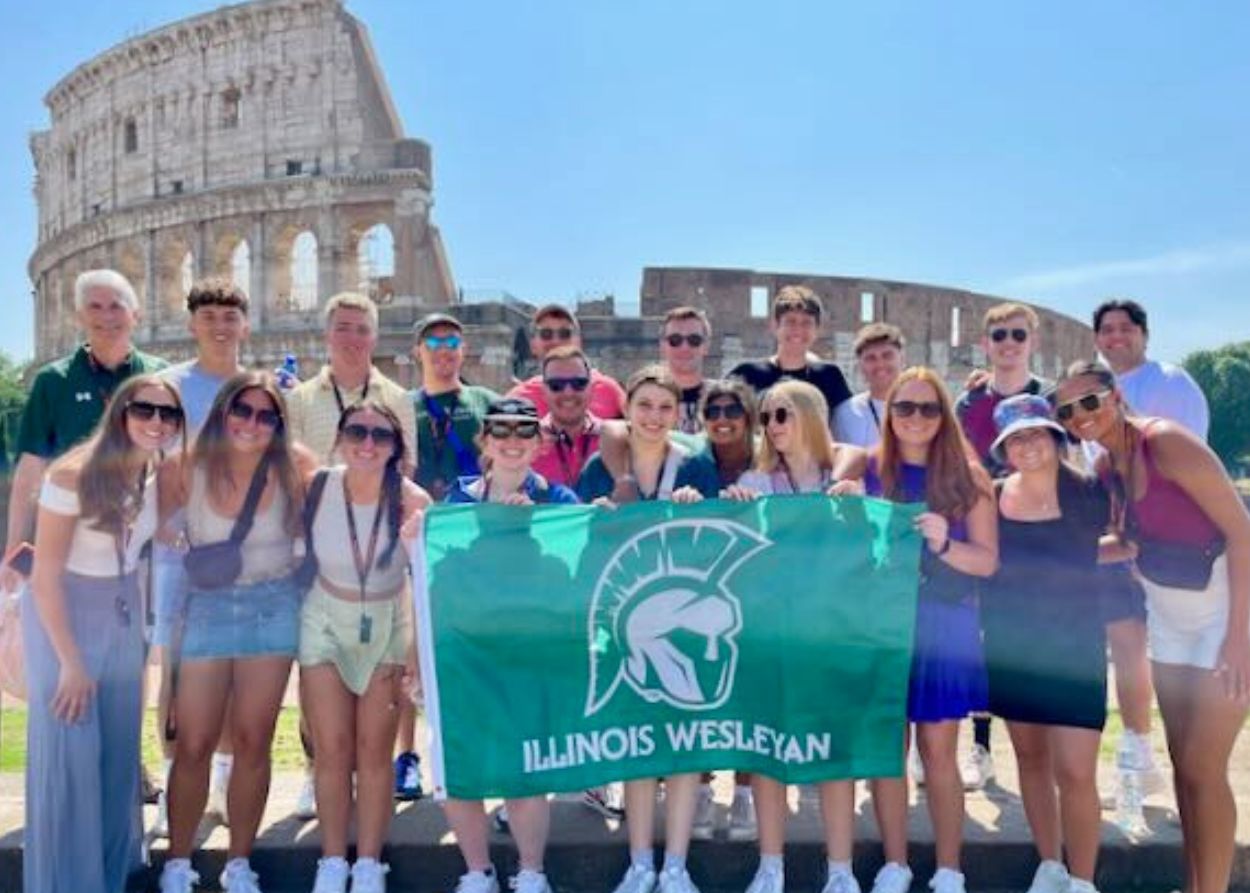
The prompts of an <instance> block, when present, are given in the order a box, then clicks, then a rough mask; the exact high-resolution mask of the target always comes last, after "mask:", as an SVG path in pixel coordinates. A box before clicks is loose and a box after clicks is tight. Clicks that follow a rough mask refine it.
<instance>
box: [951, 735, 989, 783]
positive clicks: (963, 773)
mask: <svg viewBox="0 0 1250 893" xmlns="http://www.w3.org/2000/svg"><path fill="white" fill-rule="evenodd" d="M959 775H960V777H961V778H962V779H963V782H964V790H965V791H979V790H981V789H982V788H983V787H985V785H986V784H987V783H988V782H989V780H990V779H991V778H993V777H994V757H993V756H992V755H991V754H990V752H989V751H988V750H987V749H986V748H985V747H984V746H983V745H980V744H974V745H972V750H970V751H968V756H967V757H966V758H965V759H964V762H963V765H962V766H960V767H959Z"/></svg>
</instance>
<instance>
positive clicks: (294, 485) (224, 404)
mask: <svg viewBox="0 0 1250 893" xmlns="http://www.w3.org/2000/svg"><path fill="white" fill-rule="evenodd" d="M245 391H260V392H261V393H263V394H265V395H266V396H267V397H269V399H270V401H272V402H273V408H274V411H275V412H276V413H277V414H278V419H279V421H278V427H276V428H275V429H274V431H273V437H271V438H270V440H269V446H267V447H266V448H265V454H264V456H263V457H262V461H263V460H268V463H269V468H270V469H271V470H272V471H273V472H274V473H275V474H276V475H277V476H278V485H279V486H280V487H281V488H282V493H283V495H285V496H286V516H285V522H286V527H287V530H288V531H290V532H291V533H292V534H293V535H295V534H299V533H300V532H301V531H300V510H301V506H302V505H303V497H304V488H303V485H302V484H301V483H300V478H299V475H298V473H296V470H295V460H294V458H293V456H292V455H291V441H290V440H289V439H288V438H289V428H288V426H287V413H286V401H285V400H284V399H283V397H282V392H281V391H279V390H278V385H277V383H276V382H275V381H274V378H273V376H272V375H271V374H270V373H268V372H263V371H255V370H252V371H248V372H238V373H235V374H234V375H232V376H230V378H228V379H227V380H226V383H225V384H223V385H222V386H221V390H219V391H218V392H217V396H216V398H214V400H213V405H212V407H211V408H210V409H209V411H208V418H207V419H205V421H204V427H203V428H201V429H200V433H199V436H198V437H196V439H195V446H194V448H193V449H192V453H191V461H192V465H193V467H196V468H202V469H204V473H205V475H206V476H207V477H208V486H209V491H210V492H211V493H212V494H213V495H214V496H216V497H217V499H218V500H219V501H224V500H225V499H227V498H228V497H229V496H230V495H231V493H233V491H234V489H235V488H236V487H237V486H238V484H237V483H236V482H235V481H234V480H233V479H232V478H231V476H230V451H231V449H232V447H231V446H230V438H229V436H228V435H227V434H226V417H227V416H228V415H229V414H230V410H231V408H232V407H233V406H234V404H235V401H236V400H238V399H239V397H240V396H242V395H243V393H244V392H245ZM244 486H246V484H244Z"/></svg>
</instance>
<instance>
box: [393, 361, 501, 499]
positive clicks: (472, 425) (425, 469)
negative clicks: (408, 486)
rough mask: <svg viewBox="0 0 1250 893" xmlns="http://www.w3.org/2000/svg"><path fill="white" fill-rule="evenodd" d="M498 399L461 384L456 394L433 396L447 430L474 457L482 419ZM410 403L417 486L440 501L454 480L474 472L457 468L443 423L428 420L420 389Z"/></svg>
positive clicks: (476, 451)
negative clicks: (413, 413) (413, 412)
mask: <svg viewBox="0 0 1250 893" xmlns="http://www.w3.org/2000/svg"><path fill="white" fill-rule="evenodd" d="M498 399H499V395H498V394H496V393H495V392H494V391H492V390H490V389H489V388H483V387H479V386H477V385H465V386H464V387H462V388H460V390H458V391H448V392H447V393H445V394H437V395H435V396H434V397H433V400H434V402H435V403H437V404H438V405H439V406H440V407H441V408H442V410H443V417H444V418H445V419H447V420H449V421H450V422H451V430H452V431H454V432H455V435H456V437H457V438H459V439H460V443H461V444H463V445H464V448H465V449H467V450H470V451H472V453H473V455H474V456H477V453H478V448H477V443H476V442H475V441H476V439H477V435H478V432H479V431H481V430H482V417H483V416H485V415H486V408H487V407H488V406H490V404H491V402H492V401H494V400H498ZM412 402H413V409H415V410H416V416H417V474H416V479H417V483H418V484H420V485H421V486H422V487H424V488H425V489H426V490H428V491H429V493H430V495H431V496H433V497H434V498H435V499H437V500H442V498H443V496H444V494H446V492H447V490H448V489H449V488H450V487H451V485H452V484H454V483H455V482H456V479H457V478H458V477H460V476H461V475H462V474H476V473H477V472H474V471H471V470H469V469H461V468H460V465H459V463H458V462H457V460H456V451H455V449H454V448H453V447H452V445H451V441H450V439H449V438H448V436H447V430H446V424H445V423H444V424H443V425H440V424H438V423H437V422H436V421H435V420H434V419H433V418H431V417H430V412H429V410H428V409H427V408H426V406H425V400H423V399H422V397H421V391H420V390H416V391H413V392H412Z"/></svg>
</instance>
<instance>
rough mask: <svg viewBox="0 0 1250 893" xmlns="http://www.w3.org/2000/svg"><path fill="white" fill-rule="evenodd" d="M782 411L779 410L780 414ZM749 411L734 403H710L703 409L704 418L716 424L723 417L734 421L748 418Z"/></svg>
mask: <svg viewBox="0 0 1250 893" xmlns="http://www.w3.org/2000/svg"><path fill="white" fill-rule="evenodd" d="M780 411H781V410H778V412H780ZM746 415H747V411H746V410H745V409H743V408H742V404H741V403H738V402H734V403H709V404H708V405H707V406H705V407H703V417H704V418H705V419H707V420H708V421H709V422H714V421H716V420H717V419H719V418H720V417H721V416H724V417H725V418H726V419H729V420H730V421H733V420H735V419H744V418H746Z"/></svg>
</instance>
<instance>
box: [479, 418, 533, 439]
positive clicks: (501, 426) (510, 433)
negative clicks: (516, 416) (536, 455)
mask: <svg viewBox="0 0 1250 893" xmlns="http://www.w3.org/2000/svg"><path fill="white" fill-rule="evenodd" d="M482 431H483V433H485V434H486V436H487V437H493V438H495V439H496V440H507V439H508V438H509V437H519V438H521V439H522V440H533V439H534V438H535V437H537V436H538V422H491V421H487V422H486V424H484V425H483V426H482Z"/></svg>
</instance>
